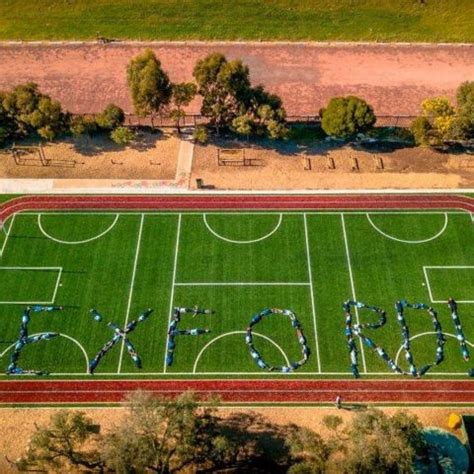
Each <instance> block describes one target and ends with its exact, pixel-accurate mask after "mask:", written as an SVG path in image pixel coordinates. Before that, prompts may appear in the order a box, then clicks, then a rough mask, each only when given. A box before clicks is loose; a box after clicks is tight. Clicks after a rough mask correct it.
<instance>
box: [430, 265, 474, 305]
mask: <svg viewBox="0 0 474 474" xmlns="http://www.w3.org/2000/svg"><path fill="white" fill-rule="evenodd" d="M430 269H435V270H456V269H460V270H463V269H472V270H474V266H472V265H445V266H443V265H426V266H423V274H424V276H425V282H426V287H427V288H428V294H429V296H430V300H431V303H446V302H447V301H446V300H435V299H434V298H433V293H432V291H431V284H430V279H429V277H428V270H430ZM456 303H463V304H473V303H474V300H463V301H461V300H460V301H458V300H456Z"/></svg>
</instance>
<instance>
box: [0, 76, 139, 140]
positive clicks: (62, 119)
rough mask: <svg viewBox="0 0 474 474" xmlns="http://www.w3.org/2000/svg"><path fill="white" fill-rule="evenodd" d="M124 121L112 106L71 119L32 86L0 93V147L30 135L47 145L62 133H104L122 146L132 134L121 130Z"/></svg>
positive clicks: (19, 87)
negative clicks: (41, 139) (39, 138)
mask: <svg viewBox="0 0 474 474" xmlns="http://www.w3.org/2000/svg"><path fill="white" fill-rule="evenodd" d="M124 119H125V114H124V112H123V110H122V109H121V108H120V107H118V106H116V105H114V104H109V105H108V106H107V107H106V108H105V109H104V111H103V112H101V113H100V114H96V115H85V116H73V115H71V114H69V113H68V112H64V111H63V110H62V107H61V104H60V103H59V102H58V101H56V100H52V99H51V97H49V96H48V95H46V94H43V93H42V92H40V90H39V89H38V86H37V85H36V84H34V83H27V84H22V85H19V86H17V87H15V88H14V89H13V90H11V91H10V92H0V144H1V143H2V142H5V141H7V140H15V139H18V138H25V137H28V136H30V135H33V134H37V135H38V136H39V137H41V138H43V139H45V140H49V141H51V140H54V139H55V138H57V137H58V136H60V135H63V134H66V133H71V134H72V135H74V136H81V135H93V134H94V133H98V132H107V133H109V134H110V135H111V138H112V139H113V140H114V141H116V142H117V143H123V142H126V141H127V138H128V139H130V138H131V137H130V133H132V132H131V131H129V130H128V129H126V128H124V127H122V125H123V122H124ZM124 137H125V140H124Z"/></svg>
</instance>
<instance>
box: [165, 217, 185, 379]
mask: <svg viewBox="0 0 474 474" xmlns="http://www.w3.org/2000/svg"><path fill="white" fill-rule="evenodd" d="M181 219H182V214H178V227H177V229H176V246H175V249H174V263H173V277H172V280H171V294H170V307H169V310H168V325H167V326H166V345H165V356H164V360H163V373H164V374H165V373H166V354H167V353H168V342H169V340H170V335H169V327H170V323H171V314H172V311H173V302H174V287H175V286H176V285H175V282H176V269H177V266H178V252H179V236H180V232H181Z"/></svg>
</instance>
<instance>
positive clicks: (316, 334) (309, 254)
mask: <svg viewBox="0 0 474 474" xmlns="http://www.w3.org/2000/svg"><path fill="white" fill-rule="evenodd" d="M303 221H304V236H305V244H306V260H307V261H306V264H307V266H308V276H309V285H310V286H309V292H310V295H311V310H312V313H313V326H314V341H315V343H316V354H317V357H318V372H321V356H320V354H319V340H318V327H317V324H316V307H315V303H314V288H313V271H312V269H311V253H310V250H309V234H308V222H307V219H306V214H303Z"/></svg>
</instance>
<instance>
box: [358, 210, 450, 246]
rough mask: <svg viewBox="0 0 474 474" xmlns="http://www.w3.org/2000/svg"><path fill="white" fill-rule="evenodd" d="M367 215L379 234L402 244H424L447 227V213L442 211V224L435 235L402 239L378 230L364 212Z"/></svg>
mask: <svg viewBox="0 0 474 474" xmlns="http://www.w3.org/2000/svg"><path fill="white" fill-rule="evenodd" d="M366 216H367V220H368V221H369V222H370V225H371V226H372V227H373V228H374V229H375V230H376V231H377V232H378V233H379V234H381V235H383V236H384V237H386V238H387V239H390V240H394V241H395V242H401V243H403V244H424V243H426V242H431V241H432V240H435V239H437V238H438V237H439V236H440V235H441V234H443V233H444V231H445V230H446V227H448V213H447V212H445V213H444V225H443V227H442V229H441V230H440V231H439V232H438V233H437V234H435V235H433V236H432V237H429V238H428V239H422V240H404V239H399V238H398V237H394V236H393V235H390V234H387V233H385V232H384V231H383V230H380V229H379V228H378V227H377V226H376V225H375V224H374V222H373V221H372V219H371V218H370V214H369V213H367V214H366Z"/></svg>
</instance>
